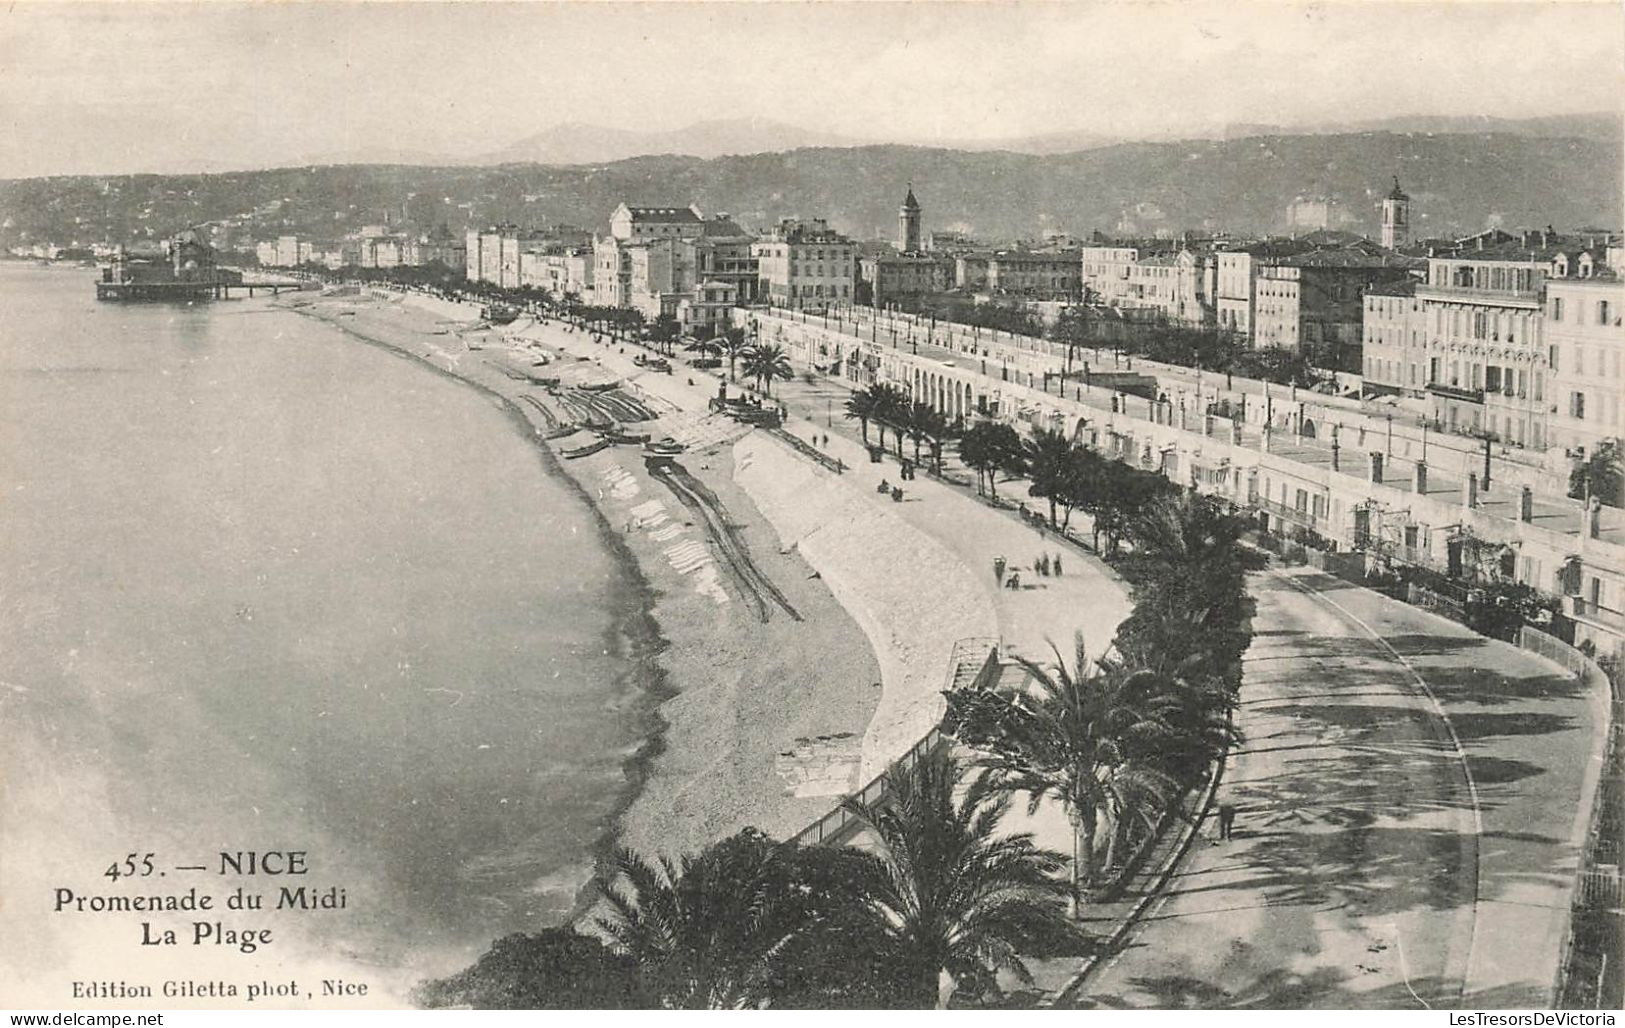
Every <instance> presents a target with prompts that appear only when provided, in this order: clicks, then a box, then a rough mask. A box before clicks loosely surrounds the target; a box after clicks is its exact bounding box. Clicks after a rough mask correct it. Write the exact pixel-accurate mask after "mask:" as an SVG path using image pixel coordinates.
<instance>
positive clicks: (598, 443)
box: [560, 439, 610, 460]
mask: <svg viewBox="0 0 1625 1028" xmlns="http://www.w3.org/2000/svg"><path fill="white" fill-rule="evenodd" d="M609 447H610V441H609V440H608V439H595V440H593V441H592V442H590V443H588V444H587V445H586V446H577V447H575V448H574V449H570V450H561V451H560V453H561V455H562V456H563V457H564V459H565V460H577V459H579V458H582V457H590V456H592V455H593V454H595V453H598V452H599V451H600V450H607V449H609Z"/></svg>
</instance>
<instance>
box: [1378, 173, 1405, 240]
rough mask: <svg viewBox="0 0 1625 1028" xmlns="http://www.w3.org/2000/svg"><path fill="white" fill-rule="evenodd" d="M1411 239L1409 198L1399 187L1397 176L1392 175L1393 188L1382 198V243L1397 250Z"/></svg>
mask: <svg viewBox="0 0 1625 1028" xmlns="http://www.w3.org/2000/svg"><path fill="white" fill-rule="evenodd" d="M1410 241H1411V198H1410V197H1408V196H1406V195H1405V191H1404V190H1403V189H1401V188H1399V176H1398V175H1395V176H1394V188H1393V189H1390V190H1389V191H1388V195H1387V196H1385V197H1383V200H1382V245H1383V246H1384V247H1386V248H1388V249H1390V250H1398V249H1400V248H1401V247H1403V246H1406V245H1407V244H1409V243H1410Z"/></svg>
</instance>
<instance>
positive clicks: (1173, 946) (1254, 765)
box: [1077, 570, 1596, 1008]
mask: <svg viewBox="0 0 1625 1028" xmlns="http://www.w3.org/2000/svg"><path fill="white" fill-rule="evenodd" d="M1253 584H1254V595H1255V596H1256V599H1257V603H1258V614H1257V618H1256V620H1255V622H1254V626H1255V631H1256V634H1255V637H1254V641H1253V645H1252V648H1251V650H1250V652H1249V653H1248V655H1247V663H1246V674H1245V684H1244V686H1243V705H1242V709H1241V712H1240V723H1241V726H1242V728H1243V730H1244V731H1245V732H1246V735H1247V738H1246V741H1245V742H1244V744H1243V745H1242V747H1241V748H1240V750H1239V751H1238V752H1237V753H1236V754H1235V755H1234V757H1233V759H1232V762H1231V764H1230V767H1229V768H1228V770H1227V773H1226V785H1225V790H1226V791H1227V794H1228V795H1230V796H1232V797H1233V799H1234V801H1235V802H1236V803H1237V805H1238V807H1239V808H1240V811H1241V813H1240V815H1239V817H1238V822H1237V837H1236V838H1235V839H1233V840H1232V841H1230V842H1228V843H1220V844H1214V843H1213V842H1212V840H1211V834H1212V832H1211V828H1210V827H1207V826H1205V827H1204V833H1205V834H1204V837H1203V838H1200V839H1199V840H1198V842H1197V845H1196V847H1195V849H1193V851H1192V854H1191V856H1190V857H1189V858H1188V859H1187V861H1186V864H1185V866H1184V867H1183V868H1182V869H1181V871H1180V873H1178V874H1176V876H1175V878H1174V880H1173V882H1172V883H1171V886H1170V889H1169V892H1168V894H1167V895H1166V897H1165V898H1164V899H1163V900H1161V901H1159V902H1158V903H1156V904H1154V905H1153V906H1152V908H1151V910H1150V911H1149V915H1148V917H1147V919H1146V921H1145V922H1144V923H1143V926H1142V927H1141V928H1140V929H1138V930H1137V931H1136V933H1135V934H1134V935H1132V936H1131V937H1130V939H1129V941H1128V944H1127V946H1126V947H1125V949H1124V950H1123V951H1122V952H1121V953H1120V954H1119V955H1117V956H1116V957H1115V958H1113V959H1111V960H1110V961H1109V962H1108V963H1106V964H1104V965H1102V968H1101V969H1100V970H1099V971H1097V972H1096V974H1095V975H1094V976H1093V977H1092V978H1091V979H1090V980H1089V981H1088V982H1087V983H1086V985H1085V987H1084V989H1083V990H1082V994H1081V996H1080V997H1079V999H1078V1001H1077V1002H1078V1003H1079V1005H1083V1006H1092V1007H1108V1008H1110V1007H1203V1008H1213V1007H1335V1008H1348V1007H1367V1008H1369V1007H1383V1008H1420V1007H1422V1006H1423V1005H1428V1006H1432V1007H1435V1008H1437V1007H1440V1006H1461V1005H1471V1006H1477V1007H1484V1006H1489V1007H1505V1006H1512V1005H1532V1006H1542V1005H1545V1004H1546V1003H1548V1002H1549V999H1548V998H1547V997H1548V995H1549V989H1550V985H1551V980H1552V976H1553V974H1554V972H1555V969H1556V957H1557V946H1558V943H1559V941H1560V939H1561V932H1562V928H1563V924H1564V923H1565V920H1566V909H1567V898H1566V889H1567V885H1568V882H1569V881H1571V880H1572V874H1573V868H1574V866H1575V864H1574V861H1575V857H1576V854H1577V841H1578V833H1577V831H1576V829H1577V828H1578V827H1579V824H1578V822H1577V821H1576V815H1577V813H1578V811H1579V805H1580V802H1579V801H1580V794H1581V792H1582V781H1583V780H1584V779H1585V777H1586V770H1587V764H1588V759H1589V753H1590V747H1591V743H1592V726H1593V724H1594V723H1595V722H1594V720H1593V719H1594V717H1595V714H1596V711H1595V708H1594V706H1593V704H1592V703H1591V702H1590V700H1591V698H1590V697H1587V696H1585V695H1583V694H1581V693H1580V692H1579V691H1578V689H1577V687H1576V686H1574V685H1573V684H1572V683H1571V682H1570V681H1569V679H1568V678H1567V677H1566V676H1564V675H1562V674H1560V673H1559V672H1558V671H1557V669H1555V668H1554V667H1552V666H1551V665H1548V664H1547V663H1545V662H1544V661H1541V660H1539V659H1537V658H1534V657H1532V656H1530V655H1528V654H1525V653H1523V652H1521V651H1518V650H1516V649H1514V648H1512V647H1509V646H1505V645H1503V644H1500V643H1492V642H1488V641H1486V640H1483V639H1481V638H1478V637H1476V636H1473V635H1472V634H1471V633H1468V632H1467V631H1466V630H1465V629H1462V628H1460V627H1459V626H1455V625H1453V624H1451V623H1449V622H1445V621H1443V620H1442V619H1438V618H1435V617H1433V616H1432V615H1429V614H1426V613H1424V612H1421V611H1416V610H1414V609H1412V608H1409V607H1406V606H1405V605H1403V604H1399V603H1395V602H1393V601H1390V600H1388V599H1387V598H1385V597H1381V596H1379V595H1377V594H1375V593H1372V592H1370V591H1368V590H1364V589H1359V588H1355V587H1352V586H1349V585H1347V584H1346V583H1342V582H1339V581H1337V580H1335V579H1331V578H1328V577H1327V576H1324V575H1320V574H1318V573H1315V572H1312V571H1307V570H1299V571H1295V572H1292V573H1291V574H1289V575H1279V574H1267V575H1260V576H1256V577H1255V579H1254V583H1253ZM1305 588H1308V589H1311V590H1325V593H1324V594H1323V595H1314V594H1311V593H1310V592H1308V591H1305ZM1418 675H1421V676H1423V677H1425V678H1426V680H1427V681H1428V682H1429V684H1430V685H1431V686H1432V688H1433V690H1434V692H1435V693H1436V694H1437V695H1438V697H1439V699H1440V701H1441V702H1442V708H1443V710H1444V712H1445V713H1446V714H1447V715H1448V717H1449V722H1448V725H1449V727H1446V721H1445V719H1444V718H1442V717H1441V716H1440V715H1439V708H1437V707H1435V706H1434V704H1433V702H1432V700H1431V699H1430V698H1429V697H1428V695H1427V694H1426V693H1425V692H1424V691H1423V690H1422V688H1421V687H1420V686H1419V685H1418V682H1417V676H1418ZM1452 730H1453V733H1454V734H1452ZM1458 744H1459V746H1460V749H1459V750H1458V748H1457V746H1458ZM1463 756H1465V758H1466V759H1465V761H1464V760H1463ZM1469 771H1470V772H1471V779H1470V780H1469V775H1468V772H1469Z"/></svg>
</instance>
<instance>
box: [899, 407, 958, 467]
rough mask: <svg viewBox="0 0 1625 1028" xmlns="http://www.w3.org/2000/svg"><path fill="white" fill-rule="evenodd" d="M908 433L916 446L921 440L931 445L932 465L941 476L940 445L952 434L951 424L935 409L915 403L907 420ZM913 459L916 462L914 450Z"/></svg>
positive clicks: (917, 451) (917, 453)
mask: <svg viewBox="0 0 1625 1028" xmlns="http://www.w3.org/2000/svg"><path fill="white" fill-rule="evenodd" d="M909 432H910V434H911V435H914V436H915V442H916V444H918V442H919V440H920V439H922V438H923V439H924V440H925V441H927V442H928V443H930V444H931V462H932V465H933V466H934V467H935V468H936V469H937V474H939V475H940V474H942V444H943V443H945V442H947V440H948V438H949V437H950V436H952V435H953V434H954V426H953V424H952V423H951V422H949V420H948V418H947V417H946V416H945V415H944V414H943V413H942V412H941V411H939V410H937V409H936V408H935V407H932V406H931V405H929V404H925V403H916V404H915V405H914V412H913V414H912V415H911V416H910V418H909ZM914 457H915V459H916V460H918V459H919V450H918V449H916V450H915V452H914Z"/></svg>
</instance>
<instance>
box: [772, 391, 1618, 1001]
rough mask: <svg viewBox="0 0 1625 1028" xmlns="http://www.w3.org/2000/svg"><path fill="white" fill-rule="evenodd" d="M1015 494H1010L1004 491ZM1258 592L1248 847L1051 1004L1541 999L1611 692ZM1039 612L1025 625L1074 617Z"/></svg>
mask: <svg viewBox="0 0 1625 1028" xmlns="http://www.w3.org/2000/svg"><path fill="white" fill-rule="evenodd" d="M799 370H800V369H798V371H799ZM775 391H776V393H777V394H778V395H779V398H780V400H781V402H783V403H784V404H785V405H786V406H787V407H788V408H789V410H790V412H791V414H792V422H791V426H790V427H791V430H792V431H795V432H796V433H797V434H798V435H805V434H808V433H817V434H819V435H820V437H821V436H822V435H823V434H828V435H829V436H830V439H831V445H832V447H833V446H835V445H837V444H836V440H838V439H840V438H841V437H845V438H846V442H847V446H845V447H842V448H840V449H839V450H837V455H838V456H842V457H843V459H845V458H846V455H847V454H850V453H852V452H853V448H856V455H857V458H858V459H859V460H861V461H863V462H864V463H862V464H860V465H859V468H860V473H862V472H863V471H867V473H868V474H869V475H870V476H871V477H874V476H877V475H879V474H884V473H886V470H883V468H884V469H889V470H890V471H895V469H896V463H895V459H894V457H888V458H887V459H886V463H885V465H884V466H882V465H870V464H868V463H867V461H868V456H867V453H866V452H865V451H864V450H863V449H862V447H861V446H860V445H859V444H858V441H857V439H856V435H857V433H858V428H857V426H856V424H855V423H853V422H851V421H845V419H844V418H843V417H842V408H843V405H844V402H845V398H846V396H848V395H850V388H849V387H848V386H847V385H846V384H845V383H844V382H842V381H840V380H836V379H831V378H828V377H827V376H814V377H813V380H812V381H810V382H809V381H807V380H806V379H805V378H797V379H794V380H792V381H791V382H788V383H782V384H780V385H779V386H777V387H776V390H775ZM843 422H844V424H843ZM905 453H910V454H911V453H912V450H911V447H910V446H909V445H907V444H905ZM951 466H952V465H951V463H950V467H951ZM892 477H893V480H894V481H895V475H893V476H892ZM908 485H909V486H919V487H928V489H929V491H928V495H932V496H940V495H941V494H942V493H946V494H948V496H945V497H943V498H942V499H941V500H939V501H938V505H939V506H940V508H941V509H942V510H944V511H945V512H948V511H953V510H955V509H969V508H974V509H977V510H980V511H985V512H987V513H989V514H993V515H994V516H995V517H996V518H999V519H1002V520H1004V521H1006V522H1007V523H1008V524H1010V525H1012V526H1015V527H1017V528H1018V529H1019V530H1020V531H1022V532H1025V533H1027V534H1028V535H1029V536H1031V537H1034V538H1036V533H1034V532H1033V530H1032V529H1031V528H1029V527H1028V526H1026V525H1025V524H1022V523H1021V522H1020V521H1019V520H1018V519H1017V518H1016V517H1015V515H1014V514H1012V513H1010V512H1007V511H1001V512H994V511H992V509H991V508H989V507H987V506H986V505H985V504H983V503H981V502H979V501H977V500H976V499H974V497H972V496H970V495H968V493H969V490H967V489H955V488H954V487H951V486H946V485H943V484H941V483H939V482H937V481H935V480H933V481H930V482H927V481H926V480H925V478H924V476H922V477H921V478H918V479H916V480H915V481H913V482H910V483H908ZM1025 491H1026V483H1025V482H1023V481H1021V480H1013V481H1009V482H1007V483H1001V496H1006V497H1010V498H1017V497H1019V498H1020V499H1022V500H1026V499H1027V497H1026V496H1025ZM950 496H957V498H958V500H959V503H958V504H957V505H954V504H952V503H951V501H950V500H949V498H948V497H950ZM949 516H950V517H952V516H953V515H952V514H951V513H950V514H949ZM1082 523H1083V525H1087V519H1086V518H1084V519H1083V522H1082ZM1069 567H1070V565H1069ZM1024 577H1025V575H1024ZM1041 581H1047V580H1042V579H1041ZM1251 591H1252V593H1253V595H1254V596H1255V598H1256V599H1257V601H1258V604H1259V609H1258V613H1257V615H1256V617H1255V620H1254V630H1255V638H1254V643H1253V647H1252V649H1251V650H1250V651H1249V654H1248V657H1247V660H1246V662H1245V665H1244V678H1243V685H1242V709H1241V711H1240V712H1239V714H1238V717H1239V723H1240V725H1241V727H1242V729H1243V731H1244V732H1245V733H1246V734H1247V736H1248V738H1247V741H1246V742H1244V744H1243V745H1242V747H1241V748H1240V749H1238V751H1237V752H1236V753H1235V754H1234V755H1233V757H1232V760H1231V763H1230V766H1229V767H1228V768H1227V771H1226V781H1227V783H1228V784H1227V785H1226V787H1225V788H1226V789H1229V790H1234V791H1235V792H1236V793H1237V794H1238V795H1237V800H1238V802H1239V805H1240V806H1241V807H1242V808H1243V809H1244V811H1247V812H1246V813H1244V814H1243V821H1242V828H1241V837H1240V838H1239V839H1238V840H1237V841H1236V842H1235V843H1230V844H1226V845H1225V846H1221V847H1212V846H1210V845H1209V843H1210V842H1211V839H1210V838H1208V837H1207V836H1210V835H1211V834H1212V833H1213V831H1214V830H1213V828H1212V826H1211V825H1204V826H1203V831H1204V833H1205V834H1204V837H1202V838H1199V839H1198V840H1197V844H1196V846H1195V847H1193V850H1192V852H1191V854H1190V855H1189V856H1187V858H1186V860H1185V861H1184V862H1183V863H1182V865H1181V867H1180V868H1179V870H1178V872H1177V873H1176V875H1175V877H1174V879H1173V882H1172V884H1171V887H1170V891H1169V893H1168V897H1167V898H1164V899H1163V900H1161V901H1160V902H1161V905H1160V906H1154V907H1153V909H1152V912H1151V918H1150V923H1149V924H1148V925H1147V926H1146V927H1145V928H1144V929H1143V930H1142V931H1141V932H1140V933H1139V934H1137V935H1134V936H1131V940H1132V941H1131V944H1130V945H1131V949H1130V950H1129V951H1128V952H1127V953H1124V954H1121V955H1119V956H1118V957H1117V958H1116V959H1115V960H1114V961H1113V962H1112V963H1110V964H1109V965H1105V963H1104V962H1103V967H1102V968H1101V969H1097V970H1096V971H1095V973H1094V974H1092V975H1091V976H1090V978H1089V979H1088V980H1086V982H1085V984H1084V987H1083V988H1082V989H1081V990H1079V991H1078V992H1077V993H1076V994H1074V995H1071V996H1069V997H1067V998H1066V999H1065V1001H1064V1005H1084V1006H1147V1007H1171V1006H1182V1005H1194V1006H1206V1007H1212V1006H1262V1007H1268V1006H1283V1005H1285V1006H1293V1005H1300V1004H1301V1005H1306V1006H1332V1007H1335V1006H1359V1007H1394V1006H1401V1007H1402V1006H1407V1005H1410V1006H1418V1007H1420V1006H1422V1005H1424V1002H1425V1003H1427V1004H1431V1005H1435V1006H1437V1005H1440V1004H1443V1005H1450V1004H1453V1003H1468V1004H1473V1005H1480V1006H1484V1005H1488V1006H1507V1005H1537V1006H1538V1005H1542V1004H1545V1003H1548V1002H1549V1001H1550V994H1551V988H1552V983H1553V981H1554V979H1555V975H1556V970H1557V961H1558V958H1559V955H1560V952H1561V947H1562V942H1563V937H1564V933H1565V932H1566V929H1567V925H1568V918H1569V896H1570V892H1571V890H1572V887H1573V883H1574V874H1575V870H1576V868H1577V867H1578V862H1579V858H1580V847H1581V843H1582V842H1583V836H1584V830H1585V824H1586V817H1587V814H1588V813H1589V810H1590V797H1591V796H1592V795H1593V791H1594V789H1595V776H1596V771H1597V768H1596V756H1597V754H1598V752H1599V746H1600V738H1601V736H1600V733H1601V732H1603V731H1604V730H1605V729H1606V725H1607V710H1606V698H1605V697H1603V696H1602V695H1600V694H1598V693H1596V692H1595V691H1590V692H1588V691H1586V690H1584V689H1582V688H1581V687H1580V686H1579V685H1578V683H1577V682H1576V681H1575V680H1574V678H1573V677H1572V676H1570V675H1569V674H1568V673H1567V672H1565V671H1563V670H1562V669H1560V668H1558V667H1557V666H1556V665H1553V664H1551V663H1549V662H1547V661H1545V660H1543V659H1541V658H1539V657H1536V656H1533V655H1532V654H1529V653H1527V652H1525V651H1523V650H1520V649H1518V648H1516V647H1514V646H1511V645H1509V644H1506V643H1501V642H1496V641H1493V640H1488V639H1485V638H1483V637H1481V636H1478V635H1476V634H1474V633H1472V632H1471V631H1469V630H1468V629H1466V628H1464V627H1463V626H1461V625H1459V624H1457V623H1455V622H1453V621H1449V620H1447V619H1445V618H1442V617H1439V616H1437V615H1434V614H1430V613H1427V612H1424V611H1420V610H1417V609H1416V608H1413V607H1410V606H1409V605H1407V604H1404V603H1401V602H1399V601H1396V600H1392V599H1390V598H1388V597H1386V596H1383V595H1381V594H1378V593H1375V592H1372V591H1371V590H1368V589H1364V588H1361V587H1358V586H1354V585H1351V584H1350V583H1347V582H1344V581H1341V580H1338V579H1335V578H1332V577H1330V576H1327V575H1324V574H1321V573H1318V572H1314V571H1312V570H1311V569H1296V570H1293V571H1288V572H1271V573H1269V574H1265V575H1257V576H1254V578H1253V580H1252V587H1251ZM1037 606H1038V608H1039V609H1032V608H1030V607H1029V608H1026V609H1023V610H1021V611H1019V614H1020V616H1021V617H1032V618H1034V619H1035V620H1034V622H1033V623H1034V624H1041V623H1046V622H1047V623H1048V624H1051V625H1053V624H1054V623H1055V620H1056V619H1057V618H1058V617H1064V616H1065V612H1064V611H1063V612H1057V611H1052V610H1051V611H1046V610H1044V609H1042V607H1043V604H1042V603H1040V604H1039V605H1037ZM1007 609H1008V610H1009V611H1010V613H1011V614H1017V613H1018V611H1017V610H1016V609H1015V608H1014V607H1009V608H1007ZM1125 613H1126V610H1125ZM1001 623H1002V621H1001ZM1012 638H1014V639H1022V638H1031V634H1030V633H1028V634H1025V635H1024V634H1023V633H1021V632H1020V631H1019V629H1018V630H1017V632H1016V634H1015V635H1014V636H1013V637H1012ZM1108 638H1109V636H1108ZM1017 645H1018V646H1019V645H1020V643H1019V642H1018V643H1017ZM1469 781H1470V782H1471V783H1472V785H1471V787H1470V788H1469V787H1468V785H1467V783H1468V782H1469ZM1053 816H1054V812H1051V811H1041V812H1040V822H1041V823H1040V824H1039V825H1038V826H1036V827H1037V828H1038V830H1039V831H1040V833H1041V838H1042V839H1044V840H1045V841H1046V843H1047V844H1051V845H1054V844H1053V843H1048V840H1049V839H1051V838H1059V837H1060V834H1059V829H1062V828H1064V822H1063V823H1051V824H1049V825H1044V824H1042V821H1043V820H1044V819H1045V818H1046V817H1053ZM1123 905H1124V906H1126V905H1127V904H1123ZM1187 911H1189V913H1190V916H1189V917H1188V918H1187V917H1185V916H1184V914H1185V912H1187ZM1402 951H1403V955H1404V959H1403V961H1402V960H1401V955H1402ZM1047 970H1050V971H1053V969H1047ZM1040 981H1041V984H1043V985H1045V986H1049V987H1054V986H1055V985H1057V984H1058V983H1057V982H1056V981H1055V980H1054V979H1053V978H1052V977H1050V975H1049V974H1044V975H1041V976H1040Z"/></svg>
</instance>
